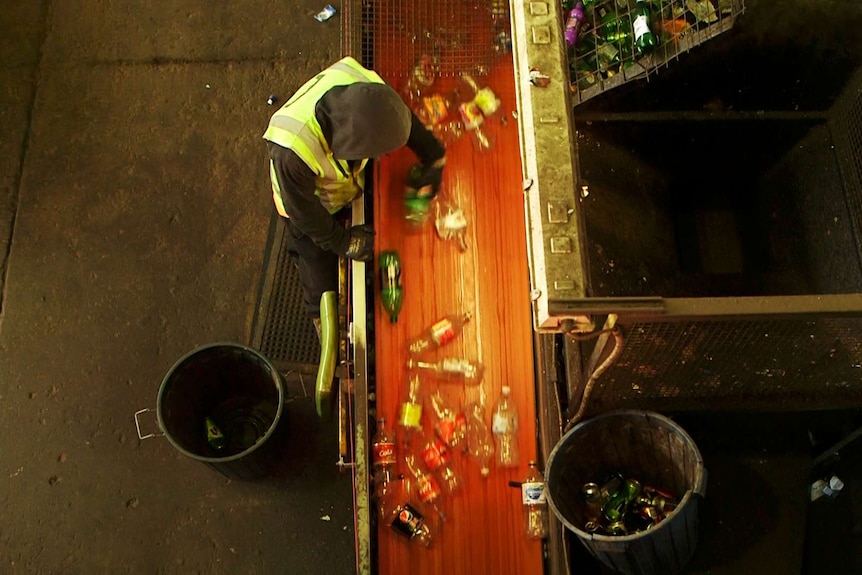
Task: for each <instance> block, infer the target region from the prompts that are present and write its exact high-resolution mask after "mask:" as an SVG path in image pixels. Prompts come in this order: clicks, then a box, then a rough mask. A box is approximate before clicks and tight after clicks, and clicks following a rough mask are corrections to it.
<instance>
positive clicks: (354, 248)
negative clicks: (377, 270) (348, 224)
mask: <svg viewBox="0 0 862 575" xmlns="http://www.w3.org/2000/svg"><path fill="white" fill-rule="evenodd" d="M347 231H348V233H349V234H350V241H349V243H348V244H347V251H346V252H344V255H345V256H347V257H348V258H350V259H352V260H357V261H360V262H370V261H371V260H373V259H374V229H373V228H372V227H371V226H369V225H361V226H353V227H352V228H350V229H349V230H347Z"/></svg>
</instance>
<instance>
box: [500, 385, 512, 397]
mask: <svg viewBox="0 0 862 575" xmlns="http://www.w3.org/2000/svg"><path fill="white" fill-rule="evenodd" d="M500 391H501V392H503V395H509V393H510V392H511V391H512V388H510V387H509V386H508V385H504V386H503V389H501V390H500Z"/></svg>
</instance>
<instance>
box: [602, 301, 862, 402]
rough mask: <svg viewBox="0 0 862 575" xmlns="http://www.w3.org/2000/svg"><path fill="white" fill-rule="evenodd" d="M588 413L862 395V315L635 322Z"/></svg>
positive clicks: (861, 398)
mask: <svg viewBox="0 0 862 575" xmlns="http://www.w3.org/2000/svg"><path fill="white" fill-rule="evenodd" d="M625 334H626V343H625V349H624V351H623V354H622V355H621V356H620V358H619V360H618V361H617V363H616V364H615V365H614V366H613V367H611V368H610V369H609V370H608V371H607V372H606V373H605V374H604V375H603V376H602V378H601V379H600V380H599V385H598V386H597V387H596V389H595V391H594V393H593V398H592V401H591V402H590V403H591V405H590V408H589V409H590V411H591V412H602V411H606V410H608V409H612V408H614V407H617V406H625V407H638V408H645V407H648V406H649V407H652V408H655V409H668V410H704V409H707V410H710V409H742V410H744V409H758V410H779V411H780V410H788V409H791V410H792V409H799V410H805V409H817V408H833V407H845V406H846V405H848V404H853V405H858V403H859V401H862V318H859V317H847V318H819V319H812V320H800V319H776V320H751V321H704V322H680V323H673V322H669V323H659V322H656V323H636V324H632V325H630V326H626V327H625Z"/></svg>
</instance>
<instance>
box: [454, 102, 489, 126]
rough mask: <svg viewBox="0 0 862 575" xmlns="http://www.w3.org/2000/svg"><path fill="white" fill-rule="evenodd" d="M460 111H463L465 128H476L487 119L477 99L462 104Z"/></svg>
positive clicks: (462, 118) (462, 116)
mask: <svg viewBox="0 0 862 575" xmlns="http://www.w3.org/2000/svg"><path fill="white" fill-rule="evenodd" d="M458 111H459V112H461V121H462V122H463V123H464V129H465V130H475V129H476V128H478V127H479V126H480V125H482V122H483V121H484V120H485V116H483V115H482V110H481V109H480V108H479V106H478V104H476V102H475V101H472V102H467V103H466V104H461V105H460V106H459V107H458Z"/></svg>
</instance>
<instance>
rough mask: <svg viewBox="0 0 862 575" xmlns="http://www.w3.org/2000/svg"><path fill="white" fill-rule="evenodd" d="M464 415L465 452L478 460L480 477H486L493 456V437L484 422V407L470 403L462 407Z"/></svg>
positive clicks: (489, 471) (489, 470)
mask: <svg viewBox="0 0 862 575" xmlns="http://www.w3.org/2000/svg"><path fill="white" fill-rule="evenodd" d="M464 415H465V417H466V420H467V452H468V453H469V454H470V455H471V456H472V457H473V458H475V459H476V460H477V461H478V462H479V472H480V473H481V474H482V477H488V475H489V474H490V473H491V460H492V459H493V458H494V438H493V437H492V435H491V430H490V429H488V425H487V423H486V422H485V408H484V407H482V405H480V404H478V403H472V404H470V405H468V406H467V407H466V408H465V409H464Z"/></svg>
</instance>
